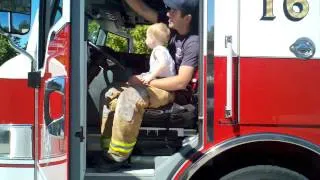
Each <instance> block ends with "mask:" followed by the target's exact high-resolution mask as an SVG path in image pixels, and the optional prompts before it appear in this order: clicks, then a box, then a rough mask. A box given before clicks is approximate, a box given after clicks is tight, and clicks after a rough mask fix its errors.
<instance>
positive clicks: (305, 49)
mask: <svg viewBox="0 0 320 180" xmlns="http://www.w3.org/2000/svg"><path fill="white" fill-rule="evenodd" d="M290 51H291V52H292V53H293V54H294V55H295V56H296V57H297V58H301V59H310V58H312V57H313V56H314V54H315V52H316V47H315V44H314V43H313V41H312V40H311V39H309V38H306V37H302V38H299V39H297V40H296V42H294V43H293V44H292V45H291V46H290Z"/></svg>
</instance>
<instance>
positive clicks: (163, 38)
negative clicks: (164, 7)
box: [147, 23, 170, 44]
mask: <svg viewBox="0 0 320 180" xmlns="http://www.w3.org/2000/svg"><path fill="white" fill-rule="evenodd" d="M148 34H149V35H152V36H153V37H154V38H155V39H157V40H158V41H159V42H162V43H163V44H166V43H167V42H168V41H169V38H170V29H169V28H168V26H167V25H166V24H164V23H155V24H152V25H151V26H149V27H148V29H147V35H148Z"/></svg>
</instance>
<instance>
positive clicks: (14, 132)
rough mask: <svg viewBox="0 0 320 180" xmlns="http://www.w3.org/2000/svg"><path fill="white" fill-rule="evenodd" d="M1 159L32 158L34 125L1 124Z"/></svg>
mask: <svg viewBox="0 0 320 180" xmlns="http://www.w3.org/2000/svg"><path fill="white" fill-rule="evenodd" d="M0 135H1V138H0V145H1V146H0V147H1V149H2V150H4V149H3V147H4V148H6V150H4V151H3V152H0V159H25V160H28V159H32V158H33V157H32V146H33V141H32V125H0Z"/></svg>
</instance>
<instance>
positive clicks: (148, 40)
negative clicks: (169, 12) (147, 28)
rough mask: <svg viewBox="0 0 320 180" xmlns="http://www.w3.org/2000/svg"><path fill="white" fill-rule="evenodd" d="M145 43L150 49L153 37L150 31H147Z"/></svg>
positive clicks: (152, 45)
mask: <svg viewBox="0 0 320 180" xmlns="http://www.w3.org/2000/svg"><path fill="white" fill-rule="evenodd" d="M146 44H147V46H148V47H149V48H151V49H152V48H153V47H154V38H153V36H152V35H151V34H150V33H147V38H146Z"/></svg>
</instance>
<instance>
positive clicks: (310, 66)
mask: <svg viewBox="0 0 320 180" xmlns="http://www.w3.org/2000/svg"><path fill="white" fill-rule="evenodd" d="M319 69H320V61H319V60H298V59H267V58H260V59H256V58H241V60H240V81H239V82H240V107H241V108H240V123H241V124H277V125H289V126H290V125H301V126H313V125H320V108H319V107H320V96H319V93H320V84H319V83H318V82H320V73H319Z"/></svg>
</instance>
